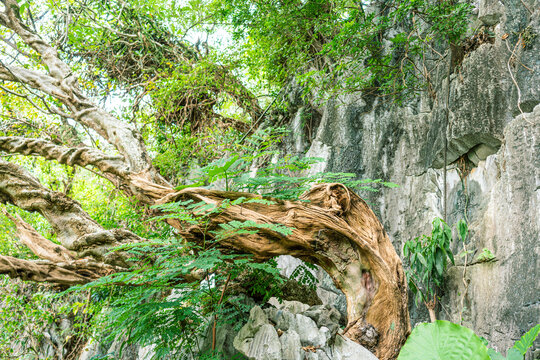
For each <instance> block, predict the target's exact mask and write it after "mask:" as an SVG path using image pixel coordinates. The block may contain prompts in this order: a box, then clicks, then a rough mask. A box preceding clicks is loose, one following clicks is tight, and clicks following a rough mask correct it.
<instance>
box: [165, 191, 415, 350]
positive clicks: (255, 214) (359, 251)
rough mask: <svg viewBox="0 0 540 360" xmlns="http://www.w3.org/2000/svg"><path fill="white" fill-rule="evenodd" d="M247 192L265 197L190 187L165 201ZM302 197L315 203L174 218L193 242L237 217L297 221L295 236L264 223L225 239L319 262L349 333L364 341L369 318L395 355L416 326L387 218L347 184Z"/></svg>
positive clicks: (213, 199) (227, 243) (239, 246)
mask: <svg viewBox="0 0 540 360" xmlns="http://www.w3.org/2000/svg"><path fill="white" fill-rule="evenodd" d="M240 197H245V198H248V199H250V198H256V197H260V196H257V195H253V194H246V193H234V192H223V191H214V190H208V189H202V188H190V189H184V190H182V191H180V192H178V193H176V194H172V195H169V196H168V197H166V198H164V199H162V200H161V202H163V203H166V202H170V201H185V200H193V201H194V202H200V201H204V202H205V203H207V204H215V205H219V204H221V203H222V201H223V200H225V199H229V200H234V199H238V198H240ZM303 200H304V201H308V202H307V203H306V202H304V201H295V202H292V201H280V200H274V201H275V204H273V205H261V204H258V203H243V204H239V205H232V206H229V207H226V208H225V209H223V211H222V212H217V213H214V214H211V215H210V219H209V221H210V222H209V223H208V224H207V223H206V222H205V225H204V227H198V226H191V227H188V228H183V227H182V225H183V224H180V223H178V222H175V220H170V224H171V225H173V226H175V227H176V228H178V229H179V231H180V232H181V234H182V235H183V236H184V237H185V238H186V239H188V240H191V241H194V242H202V241H208V238H212V236H213V234H214V232H215V231H218V230H220V229H221V227H220V224H226V223H229V222H231V221H239V222H246V221H254V222H256V223H259V224H273V225H278V224H282V225H285V226H287V227H289V228H292V229H293V230H292V234H291V235H289V236H285V235H283V234H281V233H279V232H277V231H274V230H272V229H271V228H268V229H262V230H261V229H257V230H259V231H258V232H257V233H256V234H250V235H246V234H243V235H241V236H240V235H238V236H232V237H229V238H226V239H221V240H220V241H219V246H221V247H224V248H227V249H229V250H234V251H237V252H242V253H245V252H249V253H252V254H253V255H255V257H256V258H257V259H259V260H265V259H269V258H272V257H274V256H277V255H285V254H287V255H293V256H296V257H298V258H302V259H305V260H308V261H310V262H312V263H315V264H318V265H320V266H321V267H322V268H323V269H325V270H326V272H328V274H329V275H330V276H331V277H332V279H333V280H334V283H335V284H336V286H337V287H338V288H339V289H341V290H342V291H343V293H344V294H345V296H346V298H347V312H348V322H349V327H348V330H347V335H348V336H349V337H351V338H352V339H356V340H358V341H360V340H361V339H362V337H363V336H364V335H365V334H364V330H365V329H369V326H367V325H368V324H370V325H372V326H374V327H375V329H376V331H377V332H378V334H379V339H378V345H377V346H376V347H375V350H376V355H377V356H378V357H379V358H380V359H384V360H386V359H393V358H395V357H396V356H397V352H398V351H399V348H400V346H401V345H402V343H403V342H404V341H405V338H406V336H407V335H408V333H409V331H410V324H409V315H408V310H407V288H406V281H405V276H404V273H403V269H402V265H401V260H400V259H399V257H398V255H397V254H396V252H395V250H394V247H393V245H392V243H391V242H390V240H389V238H388V236H387V234H386V232H385V231H384V229H383V227H382V225H381V224H380V222H379V220H378V219H377V217H376V216H375V214H374V213H373V212H372V211H371V210H370V209H369V207H368V206H367V205H366V203H365V202H364V201H363V200H362V199H361V198H360V197H359V196H358V195H356V194H354V193H353V192H352V191H350V190H349V189H347V188H346V187H345V186H343V185H341V184H324V185H318V186H315V187H314V188H313V189H312V190H311V191H309V192H308V193H307V194H306V195H305V196H304V197H303Z"/></svg>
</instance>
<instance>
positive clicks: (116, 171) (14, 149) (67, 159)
mask: <svg viewBox="0 0 540 360" xmlns="http://www.w3.org/2000/svg"><path fill="white" fill-rule="evenodd" d="M0 151H4V152H6V153H10V154H15V153H16V154H22V155H38V156H42V157H44V158H45V159H47V160H56V161H58V162H59V163H60V164H65V165H69V166H75V165H79V166H82V167H85V166H87V165H92V166H95V167H96V168H98V169H99V170H100V171H101V172H103V173H109V174H112V175H115V176H118V177H121V178H123V177H126V176H127V175H128V168H127V166H126V164H125V163H124V159H123V158H122V157H119V156H111V155H107V154H105V153H103V152H101V151H99V150H96V149H92V148H88V147H78V148H68V147H65V146H60V145H55V144H53V143H51V142H49V141H46V140H43V139H29V138H24V137H20V136H0Z"/></svg>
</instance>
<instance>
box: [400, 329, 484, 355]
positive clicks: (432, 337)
mask: <svg viewBox="0 0 540 360" xmlns="http://www.w3.org/2000/svg"><path fill="white" fill-rule="evenodd" d="M420 359H421V360H464V359H467V360H489V359H490V357H489V355H488V350H487V348H486V346H485V345H484V344H483V343H482V340H481V339H480V338H479V337H478V336H477V335H476V334H475V333H474V332H473V331H472V330H471V329H468V328H466V327H463V326H460V325H457V324H453V323H451V322H449V321H442V320H437V321H435V322H433V323H428V324H420V325H417V326H416V327H415V328H414V330H413V331H412V333H411V335H410V336H409V338H408V339H407V341H406V342H405V345H404V346H403V348H401V352H400V353H399V356H398V360H420Z"/></svg>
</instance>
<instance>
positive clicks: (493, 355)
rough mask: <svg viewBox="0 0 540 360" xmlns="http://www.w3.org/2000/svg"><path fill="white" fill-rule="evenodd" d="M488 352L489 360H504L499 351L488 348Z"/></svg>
mask: <svg viewBox="0 0 540 360" xmlns="http://www.w3.org/2000/svg"><path fill="white" fill-rule="evenodd" d="M488 354H489V358H490V359H491V360H505V359H504V356H502V354H501V353H499V352H497V351H495V350H493V349H488Z"/></svg>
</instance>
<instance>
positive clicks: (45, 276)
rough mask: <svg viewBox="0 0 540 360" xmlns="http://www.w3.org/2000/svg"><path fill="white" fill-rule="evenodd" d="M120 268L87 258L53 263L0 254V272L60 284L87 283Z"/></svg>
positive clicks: (15, 276) (12, 276) (25, 278)
mask: <svg viewBox="0 0 540 360" xmlns="http://www.w3.org/2000/svg"><path fill="white" fill-rule="evenodd" d="M118 270H120V269H119V268H116V267H113V266H110V265H106V264H102V263H94V262H92V261H89V260H87V259H82V260H77V261H72V262H69V263H68V262H65V263H53V262H50V261H48V260H35V261H31V260H22V259H17V258H14V257H11V256H0V274H7V275H9V276H10V277H11V278H21V279H22V280H30V281H37V282H48V283H53V284H58V285H67V286H70V285H77V284H85V283H88V282H90V281H93V280H96V279H99V278H100V277H103V276H106V275H109V274H111V273H113V272H117V271H118Z"/></svg>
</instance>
